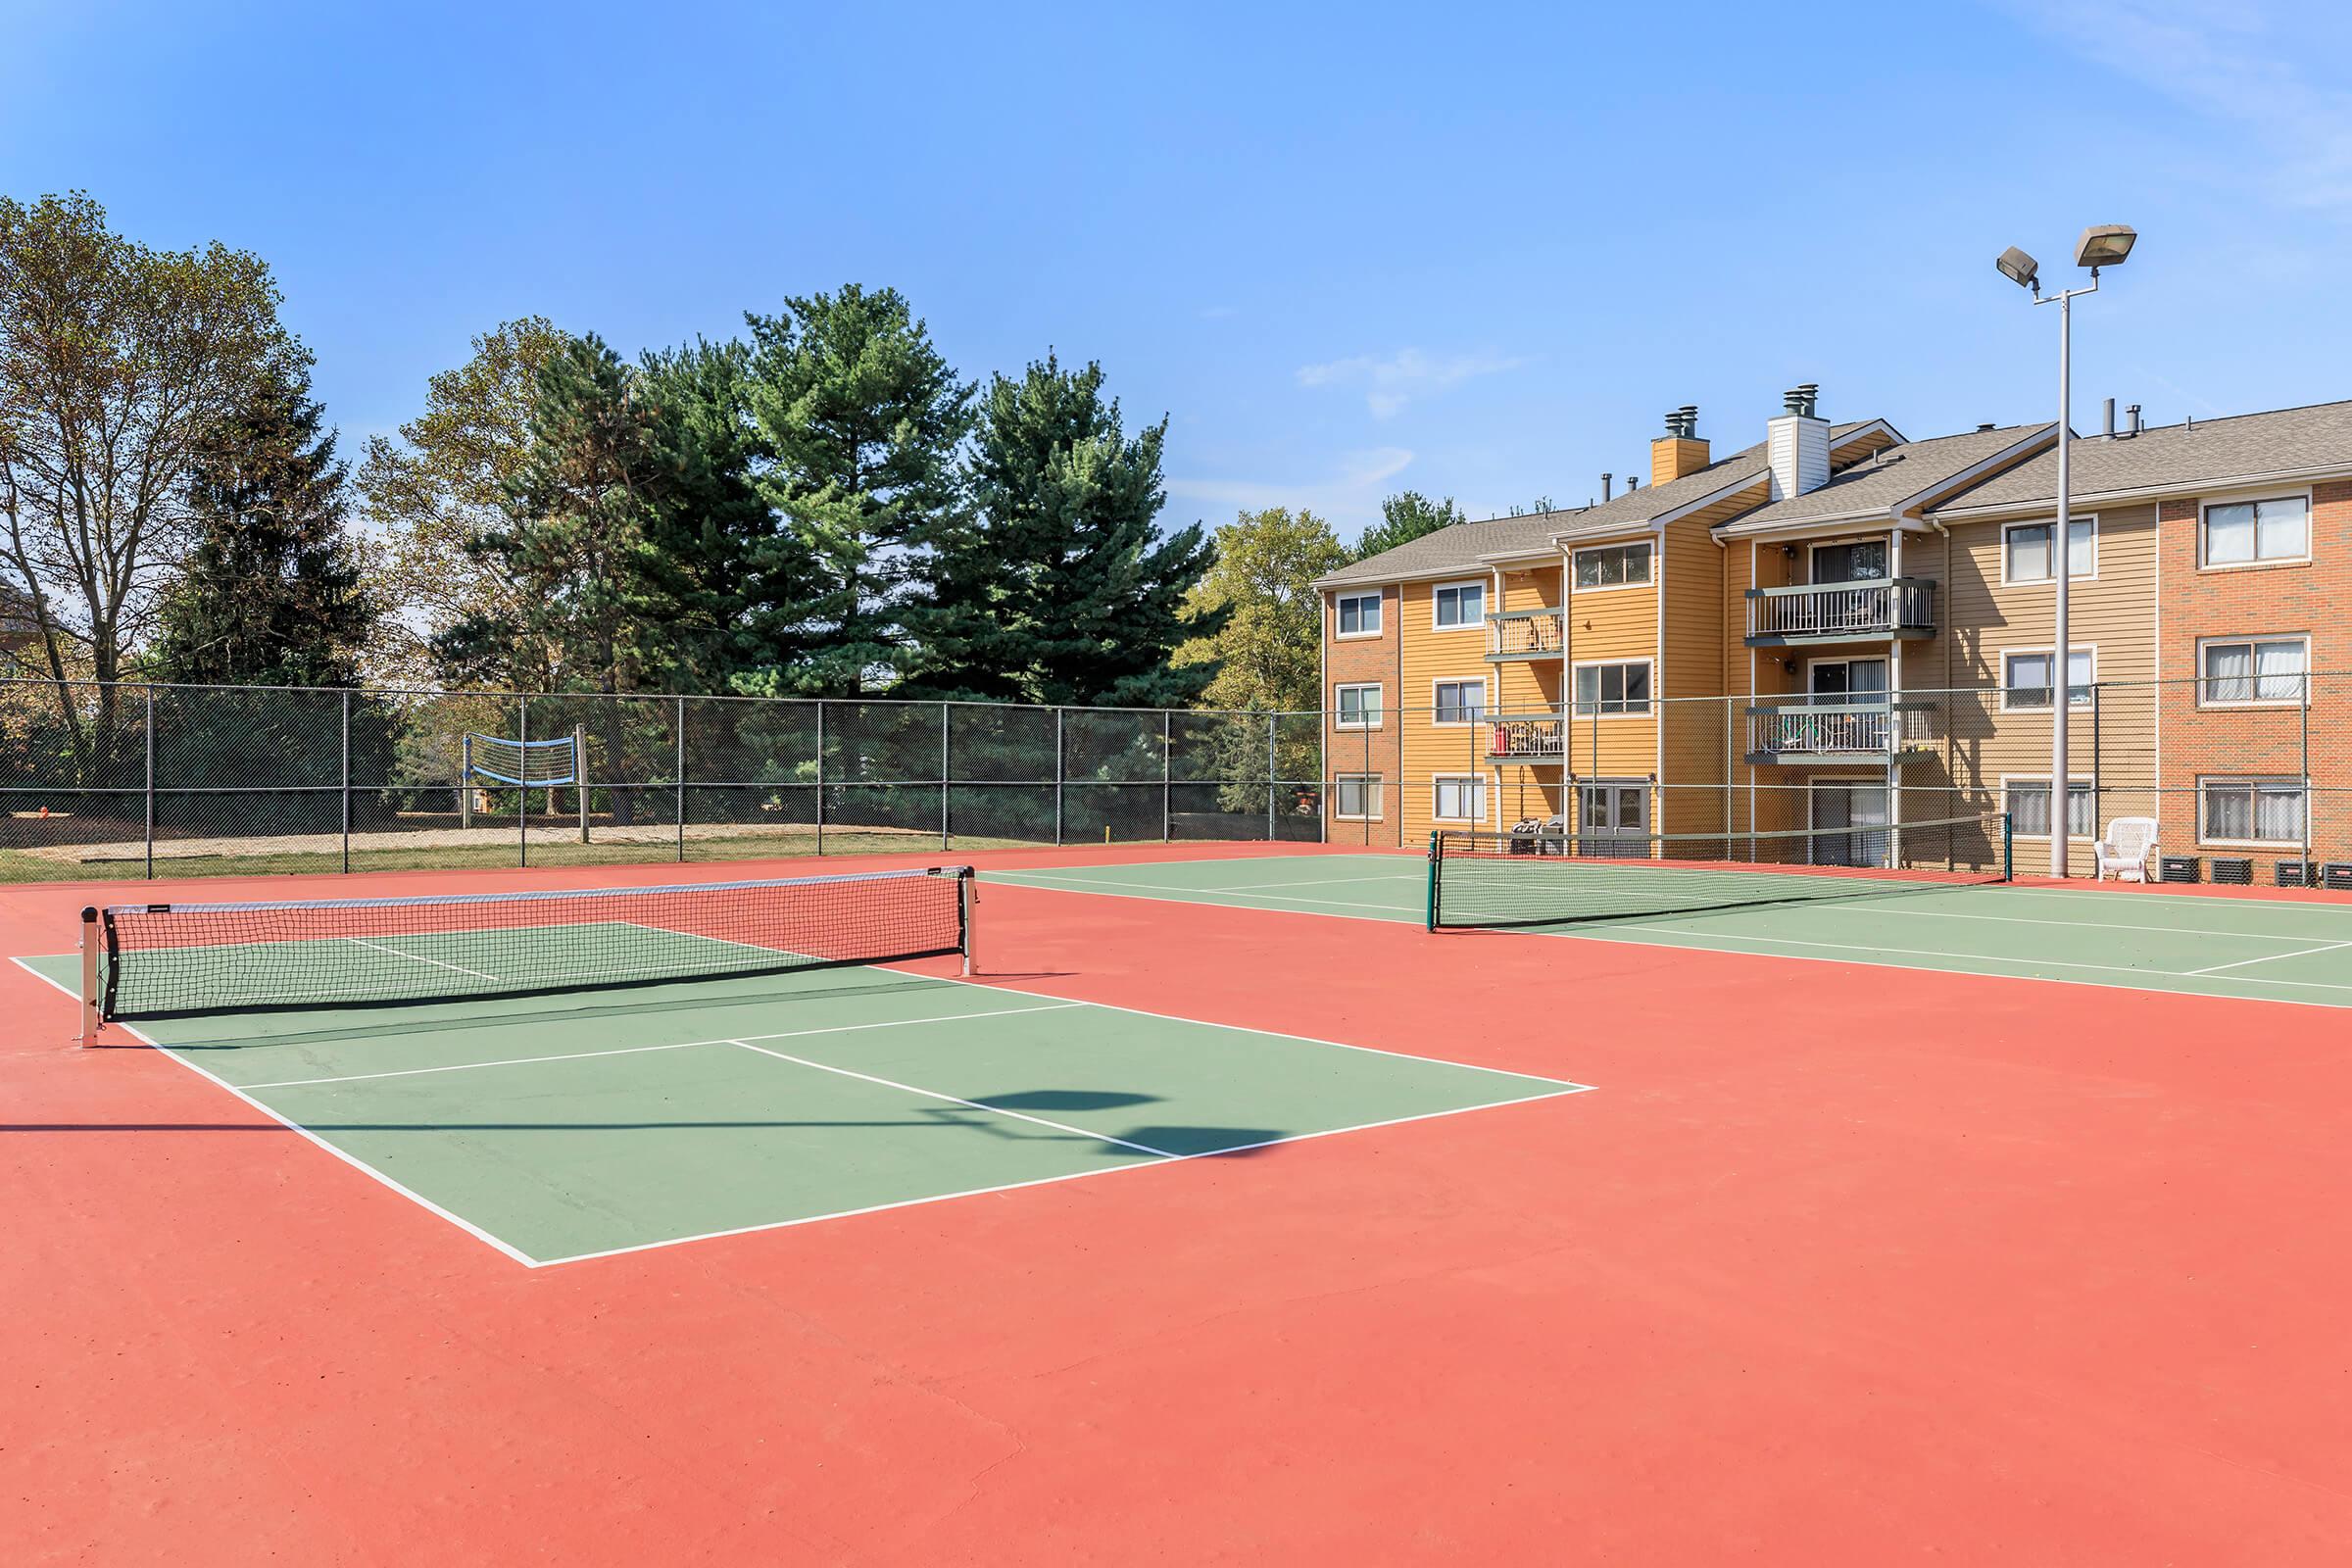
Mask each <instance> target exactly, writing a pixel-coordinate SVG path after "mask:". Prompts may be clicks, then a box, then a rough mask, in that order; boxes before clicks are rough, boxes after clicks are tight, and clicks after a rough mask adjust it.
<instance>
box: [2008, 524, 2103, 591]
mask: <svg viewBox="0 0 2352 1568" xmlns="http://www.w3.org/2000/svg"><path fill="white" fill-rule="evenodd" d="M2071 520H2072V521H2074V522H2078V523H2082V522H2087V523H2089V524H2090V569H2089V570H2088V571H2083V570H2081V569H2079V568H2078V567H2077V565H2076V563H2077V561H2078V560H2079V559H2080V558H2079V557H2078V556H2077V555H2076V553H2075V551H2074V550H2073V549H2072V548H2071V547H2070V548H2069V549H2068V550H2067V553H2066V579H2067V581H2069V582H2096V581H2098V580H2099V515H2098V514H2097V513H2095V512H2094V513H2092V514H2091V515H2089V516H2087V517H2081V516H2078V517H2075V518H2073V519H2071ZM2020 528H2047V529H2049V530H2050V543H2051V544H2052V545H2053V546H2055V545H2056V544H2057V542H2058V519H2057V518H2056V517H2029V518H2027V519H2025V520H2024V521H2021V522H2004V523H2002V524H2001V586H2002V587H2004V588H2045V587H2047V586H2049V585H2050V584H2051V583H2054V582H2056V581H2057V580H2058V573H2057V572H2056V571H2055V570H2052V571H2051V572H2050V573H2049V575H2047V576H2045V577H2012V576H2010V575H2009V536H2010V535H2011V534H2013V533H2015V532H2016V531H2017V530H2018V529H2020Z"/></svg>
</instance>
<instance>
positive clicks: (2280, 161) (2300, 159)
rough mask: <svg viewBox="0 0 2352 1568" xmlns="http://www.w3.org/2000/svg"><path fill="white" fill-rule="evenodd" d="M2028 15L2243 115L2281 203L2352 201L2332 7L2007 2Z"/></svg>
mask: <svg viewBox="0 0 2352 1568" xmlns="http://www.w3.org/2000/svg"><path fill="white" fill-rule="evenodd" d="M2005 3H2006V4H2007V5H2008V9H2009V10H2011V11H2012V12H2013V13H2014V14H2016V15H2017V16H2018V17H2019V18H2020V19H2021V20H2022V21H2024V22H2025V23H2026V24H2027V25H2031V26H2034V27H2036V28H2038V29H2040V30H2041V31H2043V32H2046V33H2048V34H2050V35H2052V36H2054V37H2056V38H2058V39H2060V40H2061V41H2062V42H2064V43H2065V44H2067V45H2068V46H2069V47H2070V48H2072V49H2073V50H2075V52H2077V53H2078V54H2081V55H2083V56H2085V57H2086V58H2088V59H2091V60H2094V61H2096V62H2098V63H2099V64H2100V65H2103V66H2105V67H2107V68H2108V69H2110V70H2112V71H2115V72H2118V73H2122V74H2124V75H2127V76H2131V77H2132V78H2134V79H2136V80H2138V81H2140V82H2143V83H2145V84H2146V85H2148V86H2149V87H2152V88H2154V89H2155V90H2156V91H2158V92H2161V93H2163V94H2164V95H2165V96H2166V97H2168V98H2171V99H2173V100H2174V101H2176V102H2177V103H2179V104H2180V105H2182V106H2183V107H2185V108H2187V109H2189V110H2191V111H2193V112H2195V113H2197V114H2199V115H2202V116H2204V117H2205V118H2207V119H2208V120H2212V121H2217V122H2226V123H2232V124H2235V125H2237V126H2238V127H2239V128H2240V129H2241V130H2243V131H2244V132H2245V133H2246V134H2248V135H2249V136H2251V137H2252V138H2253V139H2254V142H2255V148H2254V151H2255V152H2257V153H2258V154H2259V155H2260V159H2259V165H2258V167H2256V168H2253V169H2246V167H2245V164H2246V161H2245V160H2243V159H2242V158H2241V159H2237V160H2232V161H2233V162H2235V163H2237V164H2238V166H2239V167H2240V168H2241V170H2244V171H2245V172H2246V173H2247V174H2248V176H2249V177H2250V178H2253V179H2256V180H2259V181H2260V182H2261V183H2262V184H2264V185H2265V186H2267V187H2269V188H2270V189H2271V190H2272V191H2273V193H2274V194H2275V195H2276V196H2277V198H2278V200H2280V201H2281V202H2284V203H2287V204H2290V205H2294V206H2300V207H2312V208H2337V209H2352V90H2347V89H2346V88H2345V87H2343V86H2342V85H2339V81H2340V72H2339V70H2338V66H2337V62H2338V61H2340V60H2341V59H2342V58H2343V54H2344V47H2345V46H2346V45H2348V44H2352V26H2348V25H2347V22H2346V16H2345V13H2344V12H2343V11H2341V10H2340V9H2338V8H2336V7H2334V6H2320V7H2312V8H2310V9H2309V10H2306V9H2305V8H2302V7H2297V6H2291V5H2281V4H2279V3H2278V0H2005Z"/></svg>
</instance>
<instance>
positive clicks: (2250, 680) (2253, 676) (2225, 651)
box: [2197, 637, 2311, 708]
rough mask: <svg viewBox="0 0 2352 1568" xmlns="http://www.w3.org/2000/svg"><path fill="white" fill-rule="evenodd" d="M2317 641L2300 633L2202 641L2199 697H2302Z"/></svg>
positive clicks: (2227, 700) (2247, 701)
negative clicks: (2228, 640)
mask: <svg viewBox="0 0 2352 1568" xmlns="http://www.w3.org/2000/svg"><path fill="white" fill-rule="evenodd" d="M2310 662H2311V645H2310V644H2309V643H2308V642H2306V641H2305V640H2304V639H2302V638H2300V637H2264V638H2246V639H2242V640H2238V641H2234V642H2213V643H2205V644H2202V645H2200V646H2199V648H2198V650H2197V663H2198V665H2199V666H2200V667H2199V673H2200V674H2201V675H2202V676H2203V679H2202V680H2201V681H2199V683H2198V685H2197V701H2198V702H2199V703H2200V704H2202V705H2203V706H2205V707H2207V708H2231V707H2241V706H2245V707H2250V706H2253V705H2255V704H2259V703H2299V702H2301V701H2302V700H2303V672H2304V670H2305V669H2306V668H2307V667H2308V666H2309V664H2310Z"/></svg>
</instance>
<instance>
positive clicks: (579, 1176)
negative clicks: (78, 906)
mask: <svg viewBox="0 0 2352 1568" xmlns="http://www.w3.org/2000/svg"><path fill="white" fill-rule="evenodd" d="M592 934H593V933H589V932H587V931H586V929H585V928H582V927H573V928H569V929H566V930H564V931H559V932H554V933H551V934H550V936H549V946H548V953H549V956H550V957H551V960H552V959H560V958H561V956H562V955H563V954H564V953H565V952H569V951H578V949H579V946H580V944H581V943H582V942H583V941H584V940H585V937H586V936H589V935H592ZM665 935H666V938H667V939H668V940H670V941H673V942H677V943H686V944H692V943H694V942H697V941H701V940H706V939H702V938H697V937H693V936H689V935H685V934H680V933H667V934H665ZM509 940H510V941H511V934H509ZM338 946H339V945H338V944H337V943H334V942H328V941H321V942H319V943H317V944H316V947H317V950H318V952H317V955H316V956H315V957H311V958H310V959H309V961H310V962H312V963H315V964H316V965H318V966H320V967H327V966H331V965H332V964H333V963H334V962H335V961H337V960H336V957H335V955H336V952H337V950H338ZM378 946H379V947H384V946H389V947H392V948H396V949H398V950H399V951H401V952H402V953H404V954H405V955H407V956H410V957H414V958H416V959H417V960H418V961H419V962H421V963H424V964H427V965H430V964H434V963H442V964H454V965H463V964H465V963H466V958H467V956H469V955H470V956H476V958H477V961H478V952H479V950H478V948H476V947H470V946H468V945H467V941H466V938H464V937H462V936H455V935H450V936H431V935H413V936H402V937H397V938H386V939H381V941H380V942H379V943H378ZM678 957H679V958H680V960H681V961H684V962H687V963H689V964H691V963H692V959H693V956H692V955H690V954H689V955H681V956H678ZM21 961H23V962H24V963H25V965H26V966H27V967H29V968H31V969H32V970H34V971H35V972H36V973H38V974H40V975H41V976H42V977H43V978H45V979H47V980H49V981H50V982H52V983H53V984H55V985H57V986H59V987H61V988H62V989H65V990H68V991H73V990H74V989H75V988H76V986H77V984H78V960H77V959H75V958H73V957H67V956H57V957H41V958H29V959H24V960H21ZM353 961H358V960H357V959H354V960H353ZM132 1027H133V1028H134V1029H135V1031H136V1032H137V1033H138V1034H140V1035H142V1036H145V1037H148V1038H151V1039H152V1040H154V1041H155V1043H156V1044H158V1045H160V1046H162V1047H163V1048H164V1049H166V1050H168V1051H170V1052H171V1053H172V1054H174V1055H176V1056H178V1057H179V1058H180V1059H181V1060H183V1061H185V1062H188V1063H189V1064H190V1065H192V1066H195V1067H197V1068H198V1069H199V1070H201V1071H203V1072H205V1073H207V1074H209V1075H210V1076H212V1077H214V1078H215V1079H217V1080H219V1081H220V1082H221V1083H222V1084H224V1085H226V1086H228V1087H229V1088H231V1089H233V1090H235V1091H236V1092H237V1093H238V1094H239V1095H241V1096H243V1097H244V1098H245V1099H246V1100H248V1101H250V1102H251V1103H254V1104H256V1105H258V1106H260V1107H262V1108H263V1109H265V1110H267V1111H269V1112H270V1114H272V1115H274V1116H277V1117H279V1118H280V1119H282V1120H283V1121H285V1122H287V1123H288V1124H289V1125H291V1126H293V1127H296V1128H298V1129H300V1130H301V1131H303V1132H304V1133H306V1134H308V1135H309V1136H310V1137H312V1138H314V1139H316V1140H317V1141H319V1143H322V1144H324V1145H326V1146H328V1147H329V1148H331V1149H332V1150H334V1151H336V1152H339V1153H341V1154H342V1155H344V1156H345V1157H346V1158H348V1159H350V1160H351V1161H353V1162H354V1163H356V1164H359V1165H361V1166H362V1167H364V1168H366V1169H368V1170H369V1171H370V1172H372V1173H374V1174H375V1175H377V1176H378V1177H380V1178H381V1179H383V1180H384V1181H386V1182H388V1183H390V1184H392V1185H394V1186H396V1187H398V1188H399V1189H401V1190H402V1191H404V1192H405V1193H407V1194H408V1195H409V1196H410V1197H412V1198H415V1199H417V1200H418V1201H422V1202H424V1203H425V1204H427V1205H429V1206H431V1207H433V1208H434V1209H436V1210H437V1211H439V1212H441V1213H442V1214H443V1215H444V1216H445V1217H447V1218H449V1219H451V1220H453V1221H455V1222H457V1223H459V1224H462V1225H464V1226H466V1228H468V1229H470V1230H472V1231H474V1232H475V1233H476V1234H477V1235H479V1236H481V1237H482V1238H483V1239H484V1240H486V1241H489V1242H490V1243H491V1244H492V1245H494V1246H496V1247H498V1248H500V1249H501V1250H504V1251H506V1252H508V1253H509V1254H510V1255H512V1256H514V1257H515V1258H517V1259H518V1260H520V1261H523V1262H527V1263H534V1264H538V1263H549V1262H561V1261H572V1260H576V1259H578V1258H581V1257H584V1256H592V1255H597V1254H601V1253H607V1252H612V1251H615V1250H630V1249H635V1248H642V1247H649V1246H659V1245H662V1244H664V1243H669V1242H676V1241H682V1240H686V1239H689V1238H695V1237H702V1236H710V1235H717V1234H724V1233H727V1232H734V1231H743V1230H754V1229H761V1228H765V1227H769V1226H776V1225H787V1224H795V1223H800V1222H803V1221H808V1220H812V1219H820V1218H825V1217H829V1216H835V1215H841V1214H846V1213H853V1212H858V1211H861V1210H868V1209H873V1208H880V1207H888V1206H894V1205H899V1204H906V1203H913V1202H921V1201H928V1200H934V1199H940V1198H947V1197H952V1196H956V1195H962V1194H970V1193H977V1192H984V1191H991V1190H996V1189H1002V1188H1008V1187H1018V1186H1024V1185H1031V1184H1037V1183H1043V1182H1054V1181H1062V1180H1067V1179H1070V1178H1074V1177H1079V1176H1087V1175H1093V1174H1096V1173H1100V1172H1108V1171H1116V1170H1120V1169H1124V1168H1127V1167H1131V1166H1136V1165H1152V1164H1164V1163H1166V1162H1168V1161H1170V1160H1176V1159H1186V1158H1193V1157H1197V1156H1201V1155H1211V1154H1226V1155H1235V1156H1239V1155H1241V1154H1243V1153H1244V1152H1247V1151H1250V1150H1258V1149H1263V1148H1265V1147H1267V1146H1269V1145H1273V1144H1277V1143H1282V1142H1285V1141H1289V1140H1293V1139H1299V1138H1307V1137H1314V1136H1317V1135H1320V1134H1325V1133H1333V1132H1341V1131H1347V1130H1351V1129H1356V1128H1361V1127H1366V1126H1371V1125H1376V1124H1381V1123H1386V1122H1395V1121H1402V1120H1410V1119H1413V1118H1417V1117H1424V1116H1435V1115H1444V1114H1448V1113H1451V1112H1456V1111H1464V1110H1471V1109H1477V1108H1481V1107H1484V1106H1490V1105H1497V1104H1505V1103H1513V1102H1517V1101H1524V1100H1533V1099H1541V1098H1545V1097H1548V1096H1553V1095H1563V1094H1571V1093H1575V1092H1576V1091H1577V1090H1579V1089H1580V1088H1581V1087H1583V1086H1581V1085H1576V1084H1570V1083H1564V1082H1560V1081H1557V1080H1553V1079H1546V1078H1535V1077H1527V1076H1522V1075H1518V1074H1513V1073H1504V1072H1496V1071H1492V1070H1489V1069H1485V1068H1479V1067H1471V1066H1463V1065H1457V1064H1455V1063H1451V1062H1444V1061H1435V1060H1429V1059H1425V1058H1422V1057H1417V1056H1403V1055H1395V1054H1387V1053H1383V1052H1377V1051H1370V1050H1362V1049H1356V1048H1351V1047H1348V1046H1345V1045H1340V1044H1334V1043H1326V1042H1321V1041H1312V1040H1304V1039H1299V1038H1297V1037H1293V1036H1287V1035H1274V1034H1264V1033H1259V1032H1256V1031H1252V1030H1249V1029H1239V1028H1229V1027H1224V1026H1220V1025H1214V1024H1207V1023H1199V1022H1194V1021H1191V1020H1187V1019H1181V1018H1174V1017H1164V1016H1160V1015H1157V1014H1152V1013H1143V1012H1135V1011H1129V1010H1127V1009H1124V1008H1117V1007H1109V1006H1103V1005H1095V1004H1091V1003H1079V1002H1069V1001H1063V1000H1060V999H1057V998H1054V997H1049V996H1038V995H1034V994H1030V993H1025V992H1018V991H1006V990H1001V989H997V988H995V987H991V986H984V985H974V984H969V983H964V982H958V981H954V980H943V979H934V978H929V977H926V976H923V975H919V974H913V973H907V972H904V971H900V970H890V969H879V968H840V969H825V970H815V971H805V972H801V973H795V974H788V975H782V976H775V975H770V976H762V977H754V978H737V979H731V980H701V981H695V982H690V983H686V984H672V985H657V986H648V987H644V988H641V989H635V990H628V991H615V992H602V993H596V994H594V995H593V996H559V997H556V998H553V999H551V998H549V997H546V996H540V997H535V998H527V999H509V1000H505V1001H500V1002H495V1003H492V1002H484V1001H480V1000H475V1001H471V1002H463V1003H430V1004H417V1005H403V1006H397V1007H376V1008H356V1009H342V1010H337V1009H333V1008H322V1009H319V1010H306V1011H280V1012H271V1013H236V1014H210V1015H198V1016H190V1017H181V1018H161V1019H148V1020H144V1021H141V1022H138V1023H136V1024H134V1025H133V1026H132ZM1267 1179H1269V1180H1272V1179H1277V1178H1275V1177H1273V1176H1272V1175H1271V1174H1269V1175H1268V1177H1267Z"/></svg>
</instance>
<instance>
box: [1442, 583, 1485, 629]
mask: <svg viewBox="0 0 2352 1568" xmlns="http://www.w3.org/2000/svg"><path fill="white" fill-rule="evenodd" d="M1430 603H1431V604H1433V605H1435V606H1436V607H1437V619H1436V625H1437V629H1438V630H1440V631H1458V630H1460V629H1461V628H1462V627H1464V626H1477V625H1481V624H1483V623H1484V622H1485V620H1486V618H1487V585H1486V584H1485V583H1483V582H1442V583H1440V584H1438V586H1437V589H1436V591H1435V592H1433V593H1432V594H1431V595H1430Z"/></svg>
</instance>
